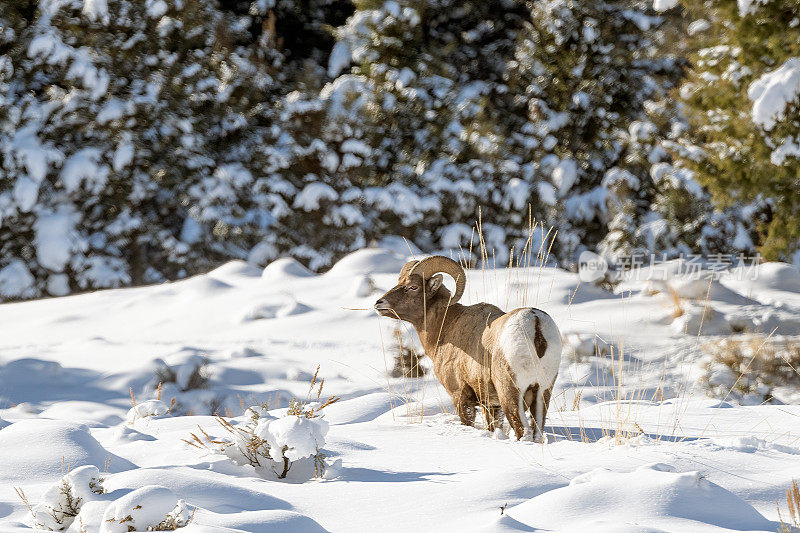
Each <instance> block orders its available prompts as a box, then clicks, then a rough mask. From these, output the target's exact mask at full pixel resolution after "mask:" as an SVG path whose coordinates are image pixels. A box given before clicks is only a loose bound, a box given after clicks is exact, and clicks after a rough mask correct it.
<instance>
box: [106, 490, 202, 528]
mask: <svg viewBox="0 0 800 533" xmlns="http://www.w3.org/2000/svg"><path fill="white" fill-rule="evenodd" d="M191 517H192V513H191V512H190V511H189V509H188V508H187V506H186V502H184V501H183V500H179V499H178V498H177V496H175V493H174V492H172V491H171V490H169V489H168V488H166V487H161V486H158V485H148V486H146V487H142V488H140V489H136V490H134V491H132V492H129V493H128V494H126V495H125V496H122V497H121V498H119V499H117V500H115V501H114V502H112V503H111V505H109V506H108V508H107V509H106V512H105V515H103V522H102V525H101V526H100V532H101V533H123V532H127V531H172V530H175V529H178V528H180V527H184V526H185V525H187V524H188V523H189V521H190V520H191Z"/></svg>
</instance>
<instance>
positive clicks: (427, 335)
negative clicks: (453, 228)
mask: <svg viewBox="0 0 800 533" xmlns="http://www.w3.org/2000/svg"><path fill="white" fill-rule="evenodd" d="M462 275H463V274H462ZM450 300H451V297H450V291H448V290H447V288H446V287H445V286H444V285H443V284H442V276H441V275H436V276H432V277H431V278H430V279H427V280H425V279H423V278H422V276H420V275H418V274H414V273H411V274H408V273H407V272H404V273H401V277H400V280H399V283H398V285H397V286H396V287H394V288H393V289H391V290H390V291H388V292H387V293H386V294H385V295H384V296H383V297H382V298H381V299H380V300H378V302H377V303H376V309H378V311H379V313H380V314H381V315H383V316H387V317H392V318H397V319H400V320H405V321H408V322H410V323H411V324H412V325H413V326H414V328H415V329H416V331H417V334H418V335H419V339H420V341H421V342H422V346H423V348H424V350H425V353H426V354H427V355H428V357H430V358H431V360H432V361H433V372H434V374H435V375H436V378H437V379H438V380H439V381H440V382H441V384H442V386H443V387H444V388H445V390H446V391H447V392H448V394H449V395H450V397H451V398H452V400H453V405H454V406H455V407H456V412H457V413H458V415H459V418H460V419H461V422H462V423H463V424H466V425H470V426H471V425H473V424H474V421H475V408H476V407H477V406H478V405H481V406H482V407H483V408H484V412H485V416H486V420H487V427H488V428H489V429H490V430H493V429H494V427H495V426H496V425H497V424H498V423H499V420H500V416H499V415H500V409H502V411H503V413H504V414H505V417H506V418H507V419H508V421H509V424H510V425H511V427H512V428H513V430H514V433H515V434H516V436H517V439H519V438H521V437H522V436H523V433H524V430H525V427H524V425H523V423H522V420H521V418H520V410H519V398H520V391H519V390H518V388H517V386H516V384H515V376H514V373H513V372H512V370H511V368H509V366H508V362H507V361H506V359H505V358H504V357H502V356H497V357H493V353H492V352H493V347H494V346H496V345H497V343H496V340H497V339H498V337H499V335H500V333H501V331H502V328H503V326H504V325H505V323H506V321H507V320H508V319H509V318H510V317H511V316H513V315H514V314H515V313H517V312H523V311H526V309H516V310H514V311H511V312H509V313H504V312H503V311H502V310H501V309H499V308H498V307H496V306H494V305H491V304H488V303H479V304H475V305H470V306H465V305H461V304H459V303H451V301H450ZM476 324H480V325H481V327H476ZM537 331H538V333H539V334H540V335H541V331H540V330H538V329H537ZM541 340H544V338H543V337H542V339H541ZM545 346H546V344H545ZM536 349H537V351H538V350H539V346H538V345H537V346H536ZM540 353H543V352H540ZM540 357H541V356H540ZM534 398H535V395H534ZM548 400H549V398H548ZM532 403H533V401H530V402H527V405H532Z"/></svg>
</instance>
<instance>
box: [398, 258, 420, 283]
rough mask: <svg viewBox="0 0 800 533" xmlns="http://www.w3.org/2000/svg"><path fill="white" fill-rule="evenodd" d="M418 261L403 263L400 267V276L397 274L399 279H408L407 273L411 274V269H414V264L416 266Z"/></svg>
mask: <svg viewBox="0 0 800 533" xmlns="http://www.w3.org/2000/svg"><path fill="white" fill-rule="evenodd" d="M418 263H419V261H409V262H408V263H406V264H405V265H403V268H401V269H400V276H399V279H400V281H405V280H406V279H408V276H409V274H411V271H412V270H413V269H414V267H415V266H417V264H418Z"/></svg>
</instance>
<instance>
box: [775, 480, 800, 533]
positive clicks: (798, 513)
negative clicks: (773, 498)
mask: <svg viewBox="0 0 800 533" xmlns="http://www.w3.org/2000/svg"><path fill="white" fill-rule="evenodd" d="M786 505H787V507H788V508H789V520H788V522H784V521H783V517H782V516H781V506H780V504H778V503H777V502H776V506H777V507H778V520H779V521H780V526H779V527H778V533H792V532H793V531H797V530H798V529H800V487H798V486H797V481H796V480H794V479H793V480H792V486H791V487H790V488H788V489H786Z"/></svg>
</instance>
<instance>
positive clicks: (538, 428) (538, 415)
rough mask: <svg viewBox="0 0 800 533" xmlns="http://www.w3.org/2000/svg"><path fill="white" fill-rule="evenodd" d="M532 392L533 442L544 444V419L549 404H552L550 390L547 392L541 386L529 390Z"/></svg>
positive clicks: (537, 385) (534, 386)
mask: <svg viewBox="0 0 800 533" xmlns="http://www.w3.org/2000/svg"><path fill="white" fill-rule="evenodd" d="M528 391H530V392H532V396H533V402H532V403H531V405H530V413H531V426H532V429H533V440H534V441H535V442H542V440H543V437H542V435H544V418H545V415H546V413H547V404H548V403H549V402H550V394H549V390H548V391H545V390H544V388H543V387H541V386H540V385H539V384H536V385H533V386H532V387H529V388H528Z"/></svg>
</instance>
